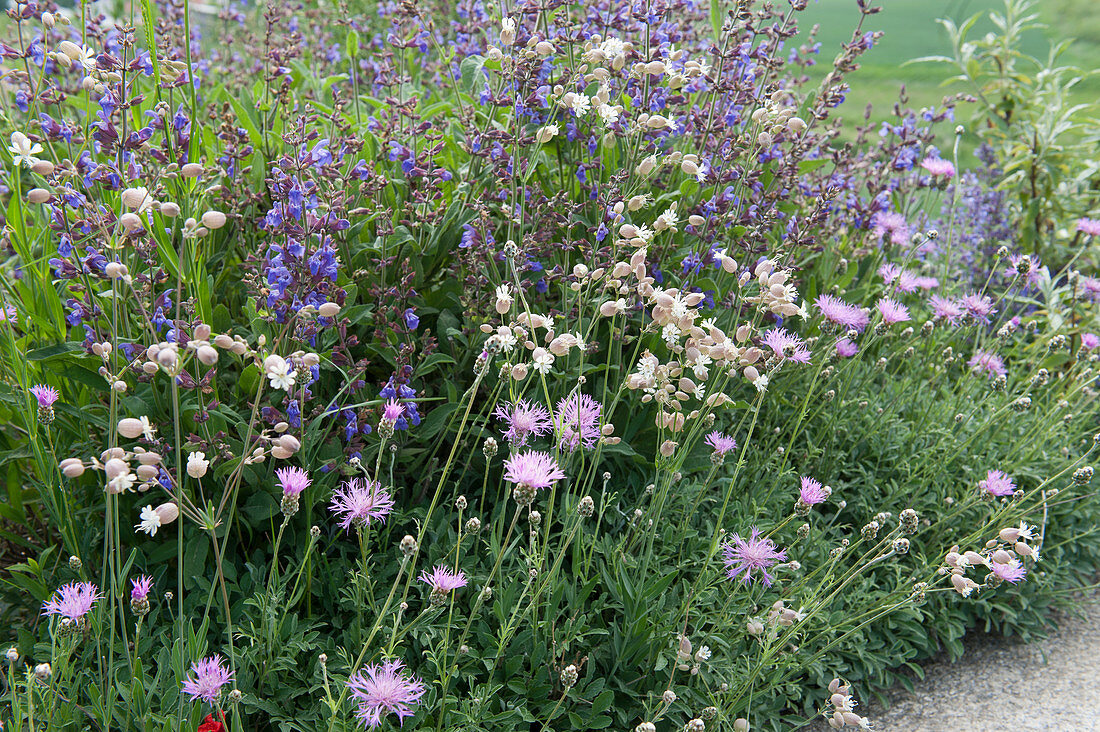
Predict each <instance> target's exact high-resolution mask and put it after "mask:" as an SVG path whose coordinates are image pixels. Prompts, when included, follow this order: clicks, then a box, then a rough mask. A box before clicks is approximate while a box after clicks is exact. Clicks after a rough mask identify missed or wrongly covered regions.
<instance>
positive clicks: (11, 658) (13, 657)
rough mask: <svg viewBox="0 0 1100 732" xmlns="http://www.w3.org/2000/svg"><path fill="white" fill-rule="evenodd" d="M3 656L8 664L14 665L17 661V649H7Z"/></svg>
mask: <svg viewBox="0 0 1100 732" xmlns="http://www.w3.org/2000/svg"><path fill="white" fill-rule="evenodd" d="M5 655H6V656H7V658H8V663H15V662H16V661H18V660H19V649H18V648H15V647H12V648H9V649H8V652H7V654H5Z"/></svg>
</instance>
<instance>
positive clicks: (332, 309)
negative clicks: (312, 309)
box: [317, 302, 340, 318]
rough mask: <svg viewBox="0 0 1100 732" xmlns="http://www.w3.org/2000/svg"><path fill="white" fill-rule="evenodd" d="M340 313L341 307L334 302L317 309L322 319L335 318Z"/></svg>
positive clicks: (323, 304)
mask: <svg viewBox="0 0 1100 732" xmlns="http://www.w3.org/2000/svg"><path fill="white" fill-rule="evenodd" d="M339 312H340V306H339V305H337V304H336V303H334V302H326V303H322V304H321V306H320V307H319V308H317V314H318V315H320V316H321V317H322V318H332V317H335V316H336V314H337V313H339Z"/></svg>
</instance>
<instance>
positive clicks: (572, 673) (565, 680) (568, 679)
mask: <svg viewBox="0 0 1100 732" xmlns="http://www.w3.org/2000/svg"><path fill="white" fill-rule="evenodd" d="M577 677H578V674H577V667H576V666H574V665H573V664H569V665H568V666H566V667H565V668H563V669H562V670H561V685H562V686H564V687H565V688H566V689H572V688H573V687H574V686H576V684H577Z"/></svg>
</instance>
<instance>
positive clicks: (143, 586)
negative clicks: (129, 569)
mask: <svg viewBox="0 0 1100 732" xmlns="http://www.w3.org/2000/svg"><path fill="white" fill-rule="evenodd" d="M130 584H131V585H132V586H131V588H130V601H131V602H141V601H142V600H148V599H149V590H151V589H152V588H153V578H152V577H150V576H149V575H147V574H143V575H141V576H140V577H138V578H137V579H132V580H130Z"/></svg>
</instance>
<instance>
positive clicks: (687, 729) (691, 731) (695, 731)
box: [684, 717, 707, 732]
mask: <svg viewBox="0 0 1100 732" xmlns="http://www.w3.org/2000/svg"><path fill="white" fill-rule="evenodd" d="M706 728H707V725H706V723H704V722H703V720H701V719H699V718H698V717H696V718H695V719H691V720H688V723H687V724H685V725H684V732H704V730H705V729H706Z"/></svg>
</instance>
